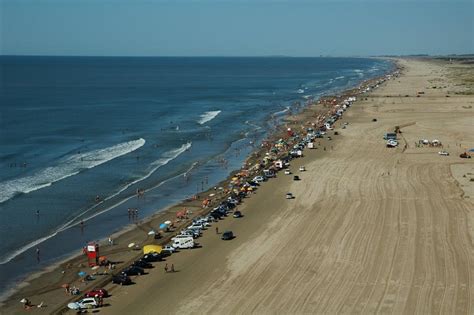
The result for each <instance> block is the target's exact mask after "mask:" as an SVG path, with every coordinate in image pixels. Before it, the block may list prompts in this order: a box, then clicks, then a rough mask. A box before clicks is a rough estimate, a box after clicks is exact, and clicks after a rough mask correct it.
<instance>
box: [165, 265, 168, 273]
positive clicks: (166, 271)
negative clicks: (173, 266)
mask: <svg viewBox="0 0 474 315" xmlns="http://www.w3.org/2000/svg"><path fill="white" fill-rule="evenodd" d="M165 273H168V264H165Z"/></svg>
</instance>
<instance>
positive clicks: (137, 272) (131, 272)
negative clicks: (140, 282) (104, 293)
mask: <svg viewBox="0 0 474 315" xmlns="http://www.w3.org/2000/svg"><path fill="white" fill-rule="evenodd" d="M122 274H124V275H127V276H141V275H144V274H145V270H143V268H140V267H137V266H134V265H131V266H129V267H128V268H126V269H125V270H124V271H122Z"/></svg>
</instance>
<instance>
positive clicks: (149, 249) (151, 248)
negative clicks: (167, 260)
mask: <svg viewBox="0 0 474 315" xmlns="http://www.w3.org/2000/svg"><path fill="white" fill-rule="evenodd" d="M162 249H163V247H161V246H160V245H145V246H143V254H144V255H146V254H149V253H158V254H159V253H161V250H162Z"/></svg>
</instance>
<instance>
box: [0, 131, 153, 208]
mask: <svg viewBox="0 0 474 315" xmlns="http://www.w3.org/2000/svg"><path fill="white" fill-rule="evenodd" d="M144 144H145V140H144V139H142V138H140V139H138V140H133V141H128V142H124V143H120V144H117V145H114V146H111V147H108V148H104V149H98V150H93V151H90V152H86V153H81V154H74V155H72V156H69V157H66V158H64V159H62V160H61V161H59V163H58V164H57V165H55V166H50V167H47V168H45V169H42V170H39V171H37V172H36V173H35V174H33V175H30V176H25V177H20V178H15V179H11V180H7V181H4V182H1V183H0V203H2V202H5V201H7V200H9V199H11V198H13V197H14V196H15V195H17V194H20V193H23V194H27V193H30V192H32V191H35V190H38V189H41V188H45V187H49V186H51V185H52V184H53V183H55V182H58V181H60V180H62V179H65V178H68V177H71V176H74V175H77V174H79V173H80V172H81V171H82V170H86V169H91V168H93V167H96V166H98V165H101V164H104V163H106V162H108V161H111V160H113V159H116V158H118V157H120V156H122V155H125V154H128V153H130V152H133V151H135V150H137V149H138V148H140V147H142V146H143V145H144Z"/></svg>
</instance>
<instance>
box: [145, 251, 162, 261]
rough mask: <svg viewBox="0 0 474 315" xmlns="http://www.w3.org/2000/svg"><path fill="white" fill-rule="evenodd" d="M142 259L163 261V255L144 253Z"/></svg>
mask: <svg viewBox="0 0 474 315" xmlns="http://www.w3.org/2000/svg"><path fill="white" fill-rule="evenodd" d="M141 260H143V261H146V262H155V261H162V260H163V255H162V254H161V253H159V254H158V253H148V254H145V255H143V257H142V258H141Z"/></svg>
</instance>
